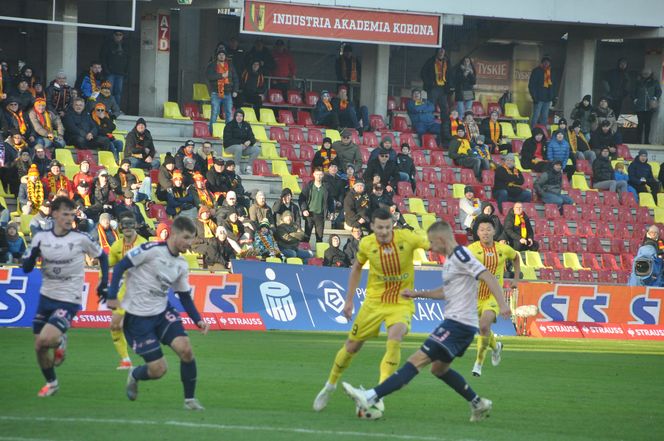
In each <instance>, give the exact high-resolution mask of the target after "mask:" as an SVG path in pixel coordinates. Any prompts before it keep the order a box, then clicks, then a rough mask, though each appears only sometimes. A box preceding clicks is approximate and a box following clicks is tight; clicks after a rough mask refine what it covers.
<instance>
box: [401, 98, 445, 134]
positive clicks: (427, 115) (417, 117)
mask: <svg viewBox="0 0 664 441" xmlns="http://www.w3.org/2000/svg"><path fill="white" fill-rule="evenodd" d="M406 108H407V110H408V116H409V117H410V122H411V123H412V125H413V129H415V131H416V132H417V134H418V135H419V137H420V139H422V135H424V134H425V133H433V134H434V135H436V136H440V122H438V121H436V117H435V116H434V114H433V113H434V111H435V110H436V107H435V105H434V103H433V102H431V101H428V100H425V99H422V91H421V90H420V89H414V90H413V94H412V99H411V100H410V101H408V104H407V106H406ZM439 144H440V142H439Z"/></svg>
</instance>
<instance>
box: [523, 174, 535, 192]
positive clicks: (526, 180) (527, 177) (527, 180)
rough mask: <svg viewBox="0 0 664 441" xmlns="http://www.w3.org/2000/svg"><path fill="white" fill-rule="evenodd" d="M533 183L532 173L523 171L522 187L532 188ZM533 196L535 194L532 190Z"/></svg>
mask: <svg viewBox="0 0 664 441" xmlns="http://www.w3.org/2000/svg"><path fill="white" fill-rule="evenodd" d="M533 183H534V179H533V175H531V174H530V173H528V172H525V173H523V188H526V189H529V190H532V188H533ZM533 196H535V193H534V192H533Z"/></svg>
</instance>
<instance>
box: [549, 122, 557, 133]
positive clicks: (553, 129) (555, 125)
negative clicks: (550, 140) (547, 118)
mask: <svg viewBox="0 0 664 441" xmlns="http://www.w3.org/2000/svg"><path fill="white" fill-rule="evenodd" d="M556 130H558V124H551V126H549V133H553V132H555V131H556Z"/></svg>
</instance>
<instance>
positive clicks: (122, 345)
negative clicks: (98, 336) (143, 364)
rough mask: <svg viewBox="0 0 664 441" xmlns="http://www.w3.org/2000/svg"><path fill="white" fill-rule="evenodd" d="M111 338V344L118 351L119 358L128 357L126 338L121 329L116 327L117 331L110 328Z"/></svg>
mask: <svg viewBox="0 0 664 441" xmlns="http://www.w3.org/2000/svg"><path fill="white" fill-rule="evenodd" d="M111 338H112V339H113V346H115V350H116V351H117V352H118V355H119V356H120V358H121V359H123V360H127V359H128V358H129V352H128V351H127V339H126V338H125V335H124V332H123V331H122V329H118V330H117V331H115V330H111Z"/></svg>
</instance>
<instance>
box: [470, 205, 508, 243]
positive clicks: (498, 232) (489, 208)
mask: <svg viewBox="0 0 664 441" xmlns="http://www.w3.org/2000/svg"><path fill="white" fill-rule="evenodd" d="M480 211H481V214H480V215H479V216H477V217H476V218H475V219H474V220H473V223H472V225H471V227H470V228H471V230H472V232H473V240H475V241H477V240H480V238H479V236H478V235H477V227H478V226H479V225H478V223H477V220H478V219H480V218H487V217H488V218H489V219H491V222H493V228H494V230H495V233H494V235H493V240H495V241H496V242H502V243H507V237H506V235H505V230H504V229H503V224H502V223H501V222H500V218H498V216H496V209H495V208H494V207H493V204H492V203H491V202H489V201H484V202H482V203H481V204H480Z"/></svg>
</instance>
